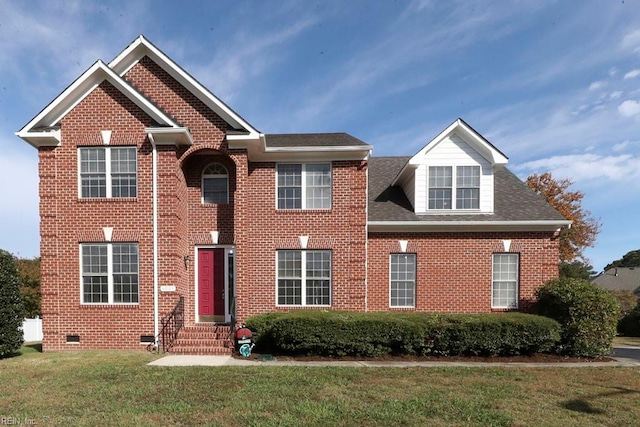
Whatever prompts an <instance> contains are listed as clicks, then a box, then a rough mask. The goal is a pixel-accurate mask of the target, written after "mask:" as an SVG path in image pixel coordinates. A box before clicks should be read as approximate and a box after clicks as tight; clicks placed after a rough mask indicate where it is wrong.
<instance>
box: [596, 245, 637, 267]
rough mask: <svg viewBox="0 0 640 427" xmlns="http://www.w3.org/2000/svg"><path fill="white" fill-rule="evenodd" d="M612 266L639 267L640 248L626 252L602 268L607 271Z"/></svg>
mask: <svg viewBox="0 0 640 427" xmlns="http://www.w3.org/2000/svg"><path fill="white" fill-rule="evenodd" d="M614 267H640V249H636V250H635V251H629V252H627V253H626V254H624V255H623V256H622V258H621V259H617V260H615V261H613V262H612V263H611V264H607V266H606V267H605V268H604V270H605V271H607V270H608V269H610V268H614Z"/></svg>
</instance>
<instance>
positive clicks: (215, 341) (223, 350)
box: [168, 323, 234, 355]
mask: <svg viewBox="0 0 640 427" xmlns="http://www.w3.org/2000/svg"><path fill="white" fill-rule="evenodd" d="M230 333H231V326H229V325H215V324H212V323H200V324H196V325H193V326H184V327H183V328H182V329H180V332H179V333H178V338H177V339H176V340H175V341H174V342H173V345H172V346H171V348H169V350H168V352H169V353H171V354H184V355H228V354H231V353H232V352H233V346H234V341H233V337H232V336H230Z"/></svg>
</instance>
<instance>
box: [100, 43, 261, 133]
mask: <svg viewBox="0 0 640 427" xmlns="http://www.w3.org/2000/svg"><path fill="white" fill-rule="evenodd" d="M145 56H148V57H149V58H150V59H151V60H152V61H153V62H155V63H156V64H158V65H159V66H160V68H162V69H163V70H164V71H165V72H166V73H168V74H169V75H170V76H171V77H173V78H174V79H176V80H177V81H178V82H179V83H180V84H181V85H182V86H184V87H185V88H186V89H187V90H188V91H189V92H191V93H192V94H193V95H194V96H195V97H196V98H198V99H199V100H200V101H202V102H203V103H204V104H205V105H206V106H207V107H209V108H210V109H211V110H213V111H214V112H215V113H216V114H217V115H218V116H220V117H221V118H222V119H223V120H224V121H225V122H227V124H228V125H229V126H230V128H231V129H232V131H231V132H228V133H227V139H229V140H233V139H239V140H246V139H252V140H257V139H259V137H260V132H259V131H257V130H256V129H255V128H254V127H253V126H251V124H249V122H247V121H246V120H244V119H243V118H242V117H241V116H240V115H239V114H238V113H236V112H235V111H233V110H232V109H231V108H230V107H229V106H228V105H227V104H225V103H224V102H222V101H221V100H220V99H219V98H218V97H216V96H215V95H214V94H213V93H211V92H210V91H209V90H208V89H207V88H206V87H204V86H203V85H202V84H200V82H198V81H197V80H196V79H195V78H193V77H192V76H191V75H190V74H189V73H187V72H186V71H185V70H184V69H183V68H182V67H180V66H179V65H178V64H176V63H175V62H174V61H173V60H172V59H171V58H169V57H168V56H167V55H165V54H164V52H162V51H161V50H160V49H158V48H157V47H156V46H155V45H154V44H153V43H151V42H150V41H149V40H147V39H146V38H145V37H144V36H143V35H140V36H138V38H137V39H135V40H134V41H133V42H132V43H131V44H130V45H129V46H128V47H127V48H126V49H125V50H123V51H122V52H121V53H120V54H119V55H118V56H117V57H116V58H115V59H114V60H113V61H111V62H110V63H109V67H110V68H111V69H112V70H113V71H114V72H116V73H117V74H118V75H120V76H124V75H125V74H126V72H127V71H129V70H130V69H131V68H132V67H133V66H134V65H135V64H137V63H138V61H140V60H141V59H142V58H144V57H145Z"/></svg>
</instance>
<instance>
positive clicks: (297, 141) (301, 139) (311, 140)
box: [265, 132, 369, 148]
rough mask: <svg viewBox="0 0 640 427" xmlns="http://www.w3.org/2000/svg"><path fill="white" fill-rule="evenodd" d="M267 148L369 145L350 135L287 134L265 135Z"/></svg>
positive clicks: (364, 146)
mask: <svg viewBox="0 0 640 427" xmlns="http://www.w3.org/2000/svg"><path fill="white" fill-rule="evenodd" d="M265 139H266V143H267V147H354V146H362V147H363V148H366V147H368V146H369V145H368V144H366V143H364V142H362V141H360V140H359V139H358V138H355V137H353V136H351V135H349V134H348V133H344V132H341V133H287V134H267V135H265Z"/></svg>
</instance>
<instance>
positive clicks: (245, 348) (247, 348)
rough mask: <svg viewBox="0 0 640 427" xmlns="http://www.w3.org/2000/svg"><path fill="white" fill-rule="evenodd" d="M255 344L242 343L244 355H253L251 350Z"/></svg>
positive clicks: (241, 351)
mask: <svg viewBox="0 0 640 427" xmlns="http://www.w3.org/2000/svg"><path fill="white" fill-rule="evenodd" d="M254 345H255V344H251V345H249V344H242V345H241V346H240V354H241V355H242V356H243V357H249V356H251V350H252V349H253V346H254Z"/></svg>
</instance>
